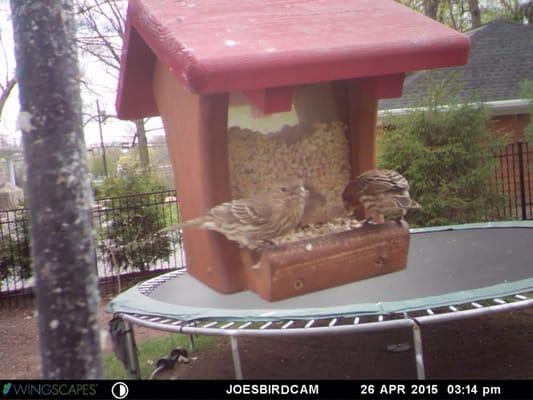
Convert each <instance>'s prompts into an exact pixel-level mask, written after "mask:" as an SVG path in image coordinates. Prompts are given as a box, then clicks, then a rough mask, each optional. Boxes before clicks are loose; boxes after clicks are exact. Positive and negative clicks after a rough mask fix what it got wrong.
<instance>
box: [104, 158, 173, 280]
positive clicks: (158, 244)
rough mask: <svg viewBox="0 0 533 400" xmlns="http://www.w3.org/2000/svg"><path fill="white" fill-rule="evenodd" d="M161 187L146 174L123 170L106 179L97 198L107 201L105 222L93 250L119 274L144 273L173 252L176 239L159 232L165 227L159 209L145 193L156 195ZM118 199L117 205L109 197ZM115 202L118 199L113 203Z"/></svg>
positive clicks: (166, 258) (130, 169) (163, 217)
mask: <svg viewBox="0 0 533 400" xmlns="http://www.w3.org/2000/svg"><path fill="white" fill-rule="evenodd" d="M162 189H163V185H162V184H161V182H160V181H159V180H158V179H157V177H156V176H155V175H154V174H152V173H150V172H147V173H137V172H136V170H135V169H134V168H126V169H123V171H122V173H121V174H120V175H118V176H116V177H112V178H109V179H107V180H106V181H105V182H104V183H103V185H101V186H100V187H99V188H98V190H97V194H98V195H99V196H106V197H111V199H108V200H104V201H103V204H104V207H110V208H111V210H110V211H109V212H107V211H106V212H105V221H103V223H102V224H101V225H102V226H101V227H100V229H99V231H98V232H97V235H96V236H97V248H98V251H99V252H100V254H101V255H102V256H103V257H104V259H105V260H106V261H107V262H109V263H110V264H111V265H112V266H114V267H117V268H120V269H122V270H129V269H130V270H131V269H133V270H137V271H147V270H149V269H150V265H151V264H153V263H154V262H156V261H158V260H168V259H169V257H170V256H171V255H172V254H173V252H174V244H175V242H176V241H177V239H176V238H174V237H173V236H170V235H168V234H161V233H159V231H160V230H161V229H163V228H164V227H165V215H164V212H163V209H162V207H161V206H160V205H154V204H150V202H147V200H146V199H147V198H150V196H148V195H146V194H145V193H148V192H154V191H159V190H162ZM116 196H121V198H120V201H114V200H113V199H112V197H116ZM115 200H118V199H115Z"/></svg>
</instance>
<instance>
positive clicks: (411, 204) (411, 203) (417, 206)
mask: <svg viewBox="0 0 533 400" xmlns="http://www.w3.org/2000/svg"><path fill="white" fill-rule="evenodd" d="M409 208H422V206H421V205H420V204H418V203H417V202H416V201H414V200H413V199H411V202H410V203H409Z"/></svg>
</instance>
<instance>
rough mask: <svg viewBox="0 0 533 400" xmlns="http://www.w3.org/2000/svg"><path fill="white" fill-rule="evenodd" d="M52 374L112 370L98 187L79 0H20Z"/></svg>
mask: <svg viewBox="0 0 533 400" xmlns="http://www.w3.org/2000/svg"><path fill="white" fill-rule="evenodd" d="M11 10H12V17H13V27H14V38H15V57H16V62H17V69H16V74H17V79H18V82H19V100H20V109H21V112H20V115H19V125H20V128H21V130H22V133H23V145H24V158H25V162H26V167H27V191H26V198H27V200H28V208H29V216H30V226H31V243H32V246H31V259H32V264H33V268H34V270H35V277H36V295H37V310H38V313H39V332H40V345H41V359H42V370H43V376H44V378H45V379H97V378H101V377H102V367H101V357H100V345H99V320H98V306H99V300H100V299H99V295H98V286H97V274H96V265H95V260H94V254H95V253H94V245H93V237H92V227H91V211H90V210H91V204H92V192H91V188H90V183H89V179H88V174H87V171H86V166H85V165H86V162H85V157H86V149H85V142H84V137H83V131H82V128H81V123H82V121H81V96H80V87H79V69H78V60H77V46H76V41H75V23H74V15H73V9H72V6H71V3H70V1H69V0H47V1H46V2H43V1H41V0H24V1H20V0H11Z"/></svg>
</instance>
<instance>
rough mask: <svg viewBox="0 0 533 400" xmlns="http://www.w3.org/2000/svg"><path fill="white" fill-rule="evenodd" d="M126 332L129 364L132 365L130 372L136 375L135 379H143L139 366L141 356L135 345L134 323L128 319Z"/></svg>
mask: <svg viewBox="0 0 533 400" xmlns="http://www.w3.org/2000/svg"><path fill="white" fill-rule="evenodd" d="M124 334H125V341H126V357H128V365H129V366H130V371H129V372H130V374H131V375H132V376H133V377H135V379H141V368H140V367H139V357H138V355H137V348H136V346H135V336H134V335H135V334H134V333H133V325H132V324H131V323H130V322H128V321H126V320H124Z"/></svg>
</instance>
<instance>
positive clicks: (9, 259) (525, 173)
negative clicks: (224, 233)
mask: <svg viewBox="0 0 533 400" xmlns="http://www.w3.org/2000/svg"><path fill="white" fill-rule="evenodd" d="M532 153H533V146H529V145H528V143H527V142H522V141H519V142H516V143H512V144H509V145H508V146H506V147H505V148H504V149H502V150H500V151H499V152H498V153H497V154H495V157H496V163H495V166H494V172H493V179H492V186H493V188H494V189H495V190H496V191H497V192H498V193H500V194H501V195H502V197H503V199H504V202H503V203H502V204H498V205H494V206H493V207H492V208H491V209H487V210H484V215H483V216H482V217H480V219H485V220H516V219H523V220H526V219H529V220H531V219H533V193H532V188H533V154H532ZM175 196H176V193H175V191H173V190H168V191H161V192H153V193H140V194H131V195H128V196H120V197H108V198H101V199H97V200H96V202H95V206H94V209H93V221H94V231H95V238H96V241H95V243H96V250H95V251H96V260H97V268H98V276H99V282H100V290H101V292H102V293H103V294H107V293H117V292H120V291H122V290H124V289H125V288H127V287H129V286H131V285H132V284H133V283H135V282H138V281H139V280H141V279H146V278H148V277H150V276H153V275H157V274H160V273H162V272H163V271H166V270H172V269H175V268H178V267H182V266H185V260H184V253H183V249H182V247H181V235H180V234H179V233H177V232H173V233H169V234H166V235H164V236H161V235H158V234H156V232H158V231H159V230H160V229H161V228H163V227H165V226H168V225H170V224H173V223H176V222H177V221H178V220H179V217H178V204H177V202H176V197H175ZM28 225H29V224H28V217H27V212H26V210H25V209H17V210H10V211H0V308H2V307H4V306H6V305H7V306H12V305H21V304H27V303H29V302H30V301H31V300H30V299H31V298H32V294H33V277H32V271H31V268H30V255H29V239H28Z"/></svg>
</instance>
